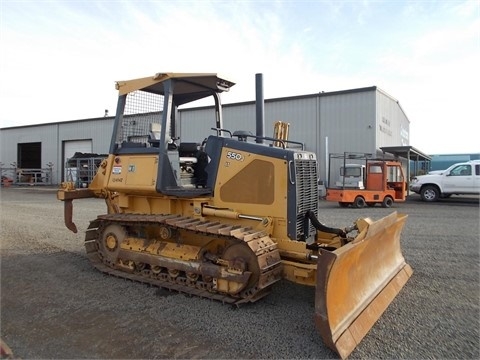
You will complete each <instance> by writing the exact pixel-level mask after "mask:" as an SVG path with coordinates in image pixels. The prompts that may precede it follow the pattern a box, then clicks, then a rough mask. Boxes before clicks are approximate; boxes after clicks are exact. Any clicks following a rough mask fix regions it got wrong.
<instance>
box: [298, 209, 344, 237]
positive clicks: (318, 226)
mask: <svg viewBox="0 0 480 360" xmlns="http://www.w3.org/2000/svg"><path fill="white" fill-rule="evenodd" d="M305 220H307V221H305V228H304V230H305V231H304V234H305V237H307V236H308V228H309V222H308V220H310V221H311V222H312V225H313V227H314V228H315V229H317V230H318V231H323V232H326V233H329V234H335V235H338V236H340V237H342V238H345V237H346V236H347V233H346V232H345V230H344V229H339V228H331V227H329V226H326V225H323V224H322V223H321V222H320V221H319V220H318V219H317V217H316V216H315V213H314V212H313V211H312V210H308V211H307V212H306V213H305Z"/></svg>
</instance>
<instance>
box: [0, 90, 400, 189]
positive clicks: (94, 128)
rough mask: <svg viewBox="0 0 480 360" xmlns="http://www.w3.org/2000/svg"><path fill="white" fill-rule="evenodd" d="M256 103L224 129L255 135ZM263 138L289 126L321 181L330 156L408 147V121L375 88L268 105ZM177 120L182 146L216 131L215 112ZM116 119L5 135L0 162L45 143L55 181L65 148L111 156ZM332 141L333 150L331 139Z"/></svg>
mask: <svg viewBox="0 0 480 360" xmlns="http://www.w3.org/2000/svg"><path fill="white" fill-rule="evenodd" d="M255 114H256V108H255V102H254V101H251V102H245V103H238V104H226V105H224V106H223V121H224V128H225V129H228V130H230V131H232V132H233V131H235V130H246V131H250V132H251V133H252V134H254V135H255V132H256V119H255V116H256V115H255ZM264 114H265V129H264V135H265V136H267V137H272V136H273V125H274V123H275V122H276V121H284V122H288V123H290V135H289V139H290V140H293V141H299V142H303V143H304V144H305V146H306V149H307V150H310V151H313V152H315V153H316V154H317V157H318V159H319V171H320V179H322V180H325V179H326V177H327V162H328V153H329V152H330V153H343V152H345V151H348V152H365V153H375V151H376V150H377V149H379V148H380V147H381V146H399V145H409V143H408V137H409V121H408V118H407V117H406V115H405V113H404V112H403V110H402V108H401V107H400V105H399V104H398V102H397V101H396V100H395V99H393V98H392V97H390V96H388V95H387V94H386V93H384V92H383V91H381V90H379V89H377V88H376V87H370V88H364V89H354V90H347V91H340V92H334V93H319V94H311V95H304V96H296V97H289V98H279V99H270V100H269V99H267V100H265V113H264ZM177 118H178V119H179V121H178V123H179V126H178V133H177V134H178V136H180V141H183V142H198V143H201V142H202V140H203V139H205V138H206V137H208V136H209V135H211V134H214V131H212V130H211V128H213V127H215V114H214V111H213V107H212V106H209V107H199V108H191V109H188V108H187V109H182V110H180V111H179V113H178V116H177ZM112 129H113V118H112V117H109V118H97V119H87V120H81V121H72V122H64V123H58V124H46V125H38V126H27V127H19V128H7V129H2V130H1V131H0V139H1V150H2V153H1V158H0V161H1V162H3V163H4V164H5V166H7V165H9V164H10V163H11V162H13V161H16V156H17V155H16V151H17V144H18V143H21V142H42V164H47V163H48V162H49V161H52V162H53V163H54V166H55V170H56V171H55V172H56V174H55V179H54V180H55V181H57V182H59V181H60V179H61V173H62V156H63V154H62V151H63V142H65V141H71V140H87V139H91V140H92V146H93V149H92V151H93V152H94V153H98V154H102V153H107V152H108V149H109V145H110V138H111V133H112ZM327 138H328V149H327V140H326V139H327Z"/></svg>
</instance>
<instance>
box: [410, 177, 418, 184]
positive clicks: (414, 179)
mask: <svg viewBox="0 0 480 360" xmlns="http://www.w3.org/2000/svg"><path fill="white" fill-rule="evenodd" d="M416 182H418V179H417V178H416V177H414V178H413V179H412V181H410V184H415V183H416Z"/></svg>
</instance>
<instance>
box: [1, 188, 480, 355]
mask: <svg viewBox="0 0 480 360" xmlns="http://www.w3.org/2000/svg"><path fill="white" fill-rule="evenodd" d="M0 195H1V247H0V250H1V298H0V301H1V319H0V320H1V322H0V326H1V332H0V336H1V338H2V339H3V340H4V341H5V342H6V343H7V344H8V345H9V346H10V348H11V349H12V350H13V352H14V354H15V356H17V357H19V358H22V359H32V358H37V359H38V358H42V359H69V358H88V359H93V358H99V359H100V358H101V359H112V358H130V359H132V358H137V359H138V358H144V359H153V358H156V359H174V358H175V359H179V358H189V359H192V358H194V359H196V358H200V359H214V358H224V359H226V358H230V359H239V358H243V359H260V358H264V359H280V358H282V359H293V358H297V359H298V358H302V359H307V358H308V359H314V358H315V359H321V358H335V357H336V356H335V354H334V353H333V352H331V351H330V350H328V349H327V348H326V347H325V346H324V345H323V343H322V342H321V339H320V337H319V336H318V335H317V333H316V330H315V326H314V321H313V311H314V289H312V288H309V287H303V286H299V285H295V284H291V283H288V282H286V281H281V282H280V283H278V284H277V285H276V286H275V287H274V290H273V292H272V293H271V294H270V295H269V296H268V297H266V298H264V299H262V300H261V301H259V302H257V303H255V304H248V305H245V306H242V307H240V308H239V309H235V308H233V307H231V306H229V305H222V304H221V303H217V302H214V301H210V300H206V299H199V298H193V297H188V296H185V295H182V294H177V293H173V292H169V291H165V290H161V289H158V288H155V287H149V286H146V285H142V284H139V283H133V282H130V281H125V280H121V279H117V278H114V277H109V276H107V275H104V274H102V273H100V272H98V271H96V270H94V269H93V268H92V267H91V266H90V264H89V262H88V260H87V258H86V256H85V251H84V247H83V236H84V232H85V230H86V227H87V225H88V222H89V220H91V219H93V218H95V217H96V215H98V214H101V213H104V212H105V206H104V203H103V201H101V200H98V199H85V200H77V201H75V203H74V219H75V222H76V224H77V226H78V228H79V233H78V234H73V233H71V232H69V231H68V230H67V229H66V228H65V227H64V225H63V205H62V203H61V202H59V201H57V200H56V198H55V192H54V191H53V190H52V189H48V188H40V187H38V188H15V187H12V188H3V189H2V190H1V194H0ZM393 210H397V211H399V212H402V213H406V214H408V215H409V218H408V220H407V224H406V228H405V229H404V231H403V234H402V249H403V254H404V256H405V258H406V260H407V262H408V263H409V264H410V265H411V266H412V268H413V270H414V274H413V276H412V278H411V279H410V281H409V282H408V283H407V285H406V286H405V288H404V289H403V290H402V291H401V292H400V294H399V295H398V296H397V298H396V299H395V300H394V302H393V303H392V304H391V306H390V307H389V308H388V309H387V311H386V312H385V313H384V315H383V316H382V317H381V319H380V320H379V321H378V322H377V323H376V325H375V326H374V327H373V328H372V329H371V330H370V332H369V333H368V335H367V336H366V337H365V339H364V340H363V341H362V343H361V344H360V345H359V346H358V347H357V348H356V350H355V351H354V352H353V353H352V354H351V355H350V358H352V359H355V358H358V359H364V358H377V359H389V358H408V359H419V358H423V359H427V358H428V359H478V358H480V343H479V339H480V332H479V324H480V299H479V296H480V295H479V294H480V271H479V270H480V265H479V264H480V245H479V244H480V240H479V231H480V225H479V222H480V220H479V219H480V213H479V199H478V197H474V198H466V197H452V198H450V199H446V200H443V201H441V202H438V203H434V204H426V203H423V202H421V201H420V199H419V197H418V196H416V195H413V196H411V197H410V198H409V200H408V201H407V202H406V203H403V204H395V207H394V208H392V209H383V208H377V207H375V208H365V209H342V208H340V207H338V205H337V204H335V203H329V202H326V201H322V202H321V203H320V220H321V221H322V222H324V223H325V224H327V225H331V226H345V225H349V224H350V223H352V221H354V220H355V219H356V218H358V217H371V218H372V219H378V218H381V217H383V216H385V215H387V214H389V213H391V212H392V211H393Z"/></svg>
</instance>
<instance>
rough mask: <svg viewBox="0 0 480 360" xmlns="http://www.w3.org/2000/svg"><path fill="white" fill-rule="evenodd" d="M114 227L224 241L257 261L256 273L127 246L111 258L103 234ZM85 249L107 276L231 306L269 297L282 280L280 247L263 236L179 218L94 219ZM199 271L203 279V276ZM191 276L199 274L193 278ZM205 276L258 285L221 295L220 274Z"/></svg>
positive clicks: (126, 216) (110, 216)
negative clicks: (155, 229) (159, 230)
mask: <svg viewBox="0 0 480 360" xmlns="http://www.w3.org/2000/svg"><path fill="white" fill-rule="evenodd" d="M110 225H116V226H117V227H118V226H120V227H121V228H122V229H127V228H128V227H132V226H134V227H135V228H137V229H138V228H142V227H143V228H147V227H152V226H154V227H155V226H163V227H167V228H168V229H171V230H172V231H183V232H189V234H191V235H197V236H207V237H209V238H216V239H221V240H224V241H226V242H228V243H229V244H232V245H235V246H237V247H239V250H241V252H243V253H245V252H248V253H249V254H252V255H251V256H255V257H256V262H257V264H255V266H254V268H255V272H258V274H257V273H250V272H248V270H249V269H247V271H239V270H238V269H235V268H232V266H229V265H227V264H226V263H225V261H223V262H222V260H219V261H218V262H217V263H216V262H215V261H214V259H201V260H194V261H182V260H179V259H172V258H166V257H164V256H160V255H155V254H152V253H149V252H147V251H125V249H124V247H122V249H120V250H119V251H117V254H118V255H115V257H114V258H112V256H108V255H109V254H105V250H104V249H102V246H101V244H100V242H101V241H102V240H101V237H102V232H103V231H104V230H105V229H106V228H107V227H108V226H110ZM149 241H150V242H152V240H149ZM153 241H156V240H153ZM157 241H161V240H157ZM85 248H86V251H87V256H88V258H89V260H90V261H91V263H92V265H93V266H94V267H95V268H97V269H98V270H100V271H102V272H104V273H106V274H109V275H113V276H117V277H121V278H125V279H129V280H132V281H138V282H141V283H146V284H150V285H154V286H158V287H162V288H166V289H170V290H173V291H178V292H181V293H185V294H189V295H192V296H199V297H203V298H208V299H213V300H217V301H221V302H223V303H229V304H241V303H245V302H255V301H257V300H258V299H260V298H262V297H263V296H265V295H267V294H268V293H269V292H270V290H271V287H272V286H273V284H274V283H275V282H277V281H279V280H280V279H281V275H282V268H281V263H280V253H279V251H278V249H277V245H276V244H275V243H274V242H273V240H272V239H271V238H270V237H269V236H268V235H267V234H265V233H264V232H262V231H258V230H253V229H251V228H242V227H240V226H234V225H230V224H220V223H218V222H210V221H204V220H203V221H202V220H200V219H194V218H191V217H182V216H178V215H137V214H108V215H101V216H99V217H98V218H97V219H95V220H93V221H92V222H91V223H90V226H89V227H88V229H87V232H86V236H85ZM137 250H138V249H137ZM253 254H254V255H253ZM132 264H135V265H132ZM138 264H141V265H142V266H138ZM159 269H162V271H160V270H159ZM192 269H193V270H192ZM200 270H201V271H202V274H203V275H200V276H199V275H198V274H199V273H200ZM192 271H193V273H195V272H197V273H196V274H193V275H192ZM205 273H209V274H210V273H211V274H217V275H219V276H220V277H221V278H223V279H225V278H228V279H230V278H232V279H234V280H235V281H240V282H241V281H246V280H245V279H250V280H249V281H250V282H251V281H252V280H251V278H252V276H253V278H254V279H256V281H255V283H254V284H251V283H250V284H248V286H247V287H246V288H245V289H244V290H243V291H240V292H239V293H236V294H233V295H232V294H229V293H226V292H225V291H218V289H217V286H216V284H217V280H218V279H217V278H216V277H215V276H216V275H213V276H205ZM172 275H173V276H172Z"/></svg>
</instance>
